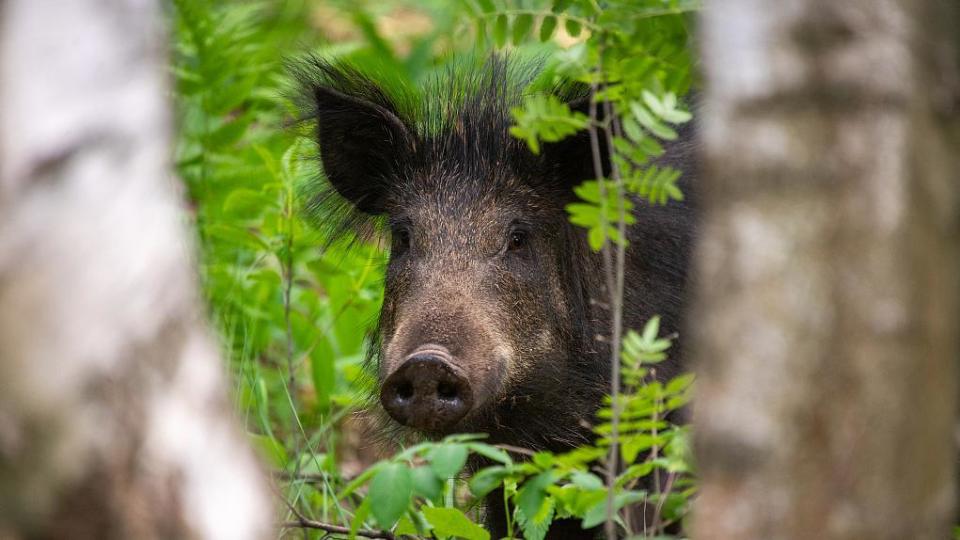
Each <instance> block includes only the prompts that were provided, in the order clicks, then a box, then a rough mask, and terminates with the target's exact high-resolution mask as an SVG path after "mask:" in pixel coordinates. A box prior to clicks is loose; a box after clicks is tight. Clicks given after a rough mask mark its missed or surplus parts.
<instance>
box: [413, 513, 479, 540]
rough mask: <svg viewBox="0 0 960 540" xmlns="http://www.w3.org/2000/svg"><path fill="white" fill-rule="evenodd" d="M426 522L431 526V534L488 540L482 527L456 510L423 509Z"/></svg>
mask: <svg viewBox="0 0 960 540" xmlns="http://www.w3.org/2000/svg"><path fill="white" fill-rule="evenodd" d="M421 511H422V512H423V515H424V516H425V517H426V518H427V521H429V522H430V524H431V525H433V532H434V534H437V535H442V536H456V537H458V538H465V539H466V540H489V539H490V533H488V532H487V531H486V530H484V529H483V527H481V526H479V525H477V524H476V523H474V522H472V521H470V518H468V517H467V516H466V515H464V513H463V512H461V511H460V510H458V509H456V508H431V507H423V508H422V509H421Z"/></svg>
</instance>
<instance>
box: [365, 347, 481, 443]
mask: <svg viewBox="0 0 960 540" xmlns="http://www.w3.org/2000/svg"><path fill="white" fill-rule="evenodd" d="M380 403H382V404H383V408H384V409H386V411H387V412H388V413H389V414H390V416H392V417H393V419H394V420H396V421H397V422H400V423H401V424H403V425H406V426H409V427H412V428H414V429H418V430H421V431H429V432H442V431H448V430H450V429H451V428H452V427H453V426H454V425H455V424H456V423H457V422H458V421H459V420H460V419H461V418H463V417H464V416H466V414H467V413H468V412H469V411H470V408H471V407H472V406H473V391H472V390H471V388H470V383H469V382H468V381H467V378H466V377H464V376H463V375H461V374H460V370H459V369H458V368H457V367H456V366H454V365H453V363H452V362H451V361H450V359H449V356H448V355H446V354H444V353H440V352H432V351H431V352H429V353H424V352H421V353H418V354H415V355H412V356H411V357H409V358H408V359H407V360H406V362H404V363H403V365H401V366H400V367H399V368H398V369H397V370H396V371H395V372H394V373H393V374H391V375H390V376H389V377H387V380H385V381H384V382H383V387H382V388H381V390H380Z"/></svg>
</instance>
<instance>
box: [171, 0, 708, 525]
mask: <svg viewBox="0 0 960 540" xmlns="http://www.w3.org/2000/svg"><path fill="white" fill-rule="evenodd" d="M696 7H697V4H696V3H694V2H689V1H680V0H612V1H607V2H604V3H603V4H602V6H601V4H598V3H596V2H593V1H591V0H566V1H564V0H557V1H553V2H550V1H546V0H531V1H526V2H520V1H516V2H514V1H509V2H503V1H499V0H496V1H495V0H464V1H462V2H447V1H445V0H421V1H419V2H413V1H412V0H411V1H401V0H391V1H387V2H382V1H377V2H374V1H372V0H370V1H366V2H354V1H347V0H342V1H332V2H321V3H319V4H316V3H312V2H305V1H302V0H277V1H271V2H267V1H263V2H247V1H227V2H219V1H214V0H174V2H173V3H172V9H171V10H170V21H171V27H172V29H173V35H174V40H173V46H172V50H173V56H174V61H173V66H172V68H171V72H172V75H173V78H174V80H175V83H176V104H177V121H178V126H179V137H178V145H177V155H176V165H177V171H178V173H179V175H180V177H181V178H182V179H183V181H184V184H185V187H186V196H187V198H188V201H189V205H190V208H191V209H192V210H193V213H192V215H191V218H192V219H193V221H194V223H195V225H196V230H197V236H198V240H199V244H200V248H201V249H200V262H201V277H202V280H203V285H204V291H205V295H206V297H207V300H208V302H209V305H210V309H211V318H212V320H213V321H214V323H215V325H216V327H217V329H218V330H219V331H220V333H221V335H222V336H223V337H224V350H225V353H226V355H227V357H228V358H229V359H230V368H231V372H232V374H233V375H234V381H235V389H234V390H235V392H234V394H235V396H236V402H237V403H236V404H237V409H238V411H239V413H240V415H241V417H242V418H243V419H244V421H245V422H246V426H247V429H248V431H249V433H250V438H251V442H252V443H253V444H254V446H255V447H256V448H258V449H259V450H260V451H261V454H262V455H263V457H264V460H265V462H266V463H267V464H268V465H269V466H270V467H272V468H273V469H274V470H275V472H276V473H277V474H278V476H279V477H281V478H284V479H285V481H284V483H283V485H284V489H283V493H282V496H283V497H284V499H285V500H286V501H287V503H288V504H289V506H290V508H291V509H292V510H291V512H294V511H295V512H298V513H301V514H302V515H304V516H307V517H309V518H311V519H316V520H321V521H323V522H328V523H332V524H338V525H341V526H347V527H349V528H350V529H351V530H352V531H354V534H355V533H356V531H357V530H359V529H361V528H374V527H379V528H383V529H392V530H393V531H394V533H395V534H398V535H399V534H411V535H417V536H425V537H431V536H432V537H434V538H467V539H485V538H488V537H489V534H488V533H487V532H486V531H484V530H483V529H482V528H481V527H479V526H478V525H477V524H476V514H477V512H476V508H477V506H478V503H479V501H480V500H482V499H483V498H484V497H486V496H489V495H490V494H492V493H498V494H500V493H502V496H503V497H504V500H505V502H506V503H507V508H508V512H507V516H506V517H507V518H508V527H509V528H510V531H512V532H511V534H513V532H516V533H517V534H521V533H522V535H523V536H524V537H526V538H542V537H543V536H544V535H545V533H546V531H547V530H548V528H549V526H550V523H551V522H553V521H554V520H556V519H560V518H570V519H577V520H580V521H581V524H582V525H583V526H586V527H591V526H595V525H598V524H600V523H602V522H603V521H604V519H605V517H606V513H607V512H606V505H607V493H608V487H607V486H605V483H604V480H603V479H601V477H600V476H598V475H597V474H596V470H597V467H598V465H599V462H600V461H602V460H603V458H604V456H606V455H607V453H608V452H609V451H610V447H611V443H612V442H613V441H612V440H611V433H612V425H611V423H610V420H611V419H612V417H613V412H614V406H616V408H617V410H618V411H619V412H620V414H619V420H620V423H619V433H618V441H617V442H618V443H619V451H620V454H621V457H622V458H623V460H624V462H625V463H626V464H627V466H626V467H625V468H624V469H623V471H620V472H619V474H618V475H617V476H616V481H615V483H614V485H613V487H612V489H613V490H614V491H615V494H614V495H615V496H614V504H615V506H616V508H617V509H621V508H625V507H628V506H631V505H636V504H640V503H645V504H649V505H652V506H653V507H654V508H655V509H656V514H657V516H658V517H657V521H656V523H654V524H653V525H652V526H651V527H649V528H648V530H645V531H635V530H631V531H627V532H628V533H636V534H642V535H644V536H654V535H662V534H663V533H664V530H665V526H666V525H667V524H669V523H673V522H676V521H678V520H681V519H683V516H684V515H685V514H686V512H687V510H688V503H689V500H690V496H691V495H692V493H693V490H694V486H693V484H692V481H691V480H690V473H691V472H692V471H691V465H690V460H689V443H688V438H689V434H688V431H687V428H685V427H678V426H674V425H672V424H670V423H669V422H667V421H666V420H665V418H666V415H667V414H669V413H670V412H671V411H673V410H676V409H677V408H678V407H681V406H682V405H683V404H685V403H687V401H688V400H689V395H690V385H691V382H692V381H691V379H690V377H689V376H681V377H679V378H677V379H674V380H672V381H667V382H658V381H657V379H656V377H655V375H656V369H657V368H656V366H657V362H659V361H662V360H663V359H664V358H665V355H666V353H667V349H668V347H669V344H670V340H669V339H668V338H663V337H660V336H659V335H658V334H659V329H658V326H657V325H658V322H657V320H656V319H654V320H651V322H650V323H648V325H647V326H646V328H645V329H644V330H643V331H642V332H641V333H636V332H628V333H627V334H626V336H625V338H624V340H623V354H622V362H623V370H624V391H623V392H622V393H621V394H620V396H619V397H618V400H617V402H616V403H614V402H612V401H611V402H608V403H607V404H606V406H605V407H604V409H603V410H602V411H601V412H600V415H599V421H600V422H599V424H598V425H597V426H596V428H595V429H596V432H597V441H596V444H595V445H592V446H585V447H582V448H578V449H575V450H572V451H570V452H567V453H563V454H551V453H548V452H539V453H537V454H535V455H532V456H523V455H520V454H513V455H511V454H509V453H508V452H506V451H505V450H504V449H502V448H497V447H494V446H491V445H488V444H485V443H483V442H482V441H481V440H479V439H478V438H477V437H475V436H467V435H459V436H453V437H448V438H447V439H445V440H443V441H438V442H429V443H422V444H418V445H414V446H410V447H409V448H406V449H403V450H401V451H399V452H397V453H396V454H395V455H393V456H390V457H388V458H386V459H384V460H380V461H377V460H371V459H370V458H369V457H365V456H361V455H359V454H360V452H359V450H358V445H357V443H356V442H352V441H355V439H356V437H357V429H356V428H354V427H351V425H350V423H349V422H348V421H347V420H348V419H350V418H351V417H352V413H354V412H355V411H357V410H359V409H360V408H362V407H363V406H364V399H365V398H364V396H365V395H366V394H367V391H368V390H369V387H370V384H371V381H370V380H369V375H368V374H367V372H366V370H365V369H364V368H363V366H362V363H363V358H364V356H365V354H366V349H365V347H366V346H367V345H366V343H367V342H366V339H365V338H366V336H365V331H366V329H367V328H368V327H369V325H370V323H371V322H372V321H374V320H375V318H376V316H377V313H378V311H379V308H380V304H381V302H382V279H383V259H384V254H383V246H381V245H380V244H379V243H376V242H374V243H364V242H355V243H353V245H352V246H351V247H350V248H349V249H348V247H347V246H348V244H349V243H350V241H351V240H352V239H351V238H344V239H342V240H343V241H342V242H338V243H334V244H332V245H329V244H328V243H326V242H325V241H324V239H323V238H322V237H321V235H320V234H319V233H318V232H317V231H316V230H315V229H314V228H313V227H312V225H311V223H309V222H307V221H306V220H305V219H304V218H303V217H302V216H303V215H304V214H303V212H301V211H300V210H301V208H302V206H303V204H304V201H302V200H301V199H300V195H299V194H300V193H301V186H302V185H303V183H304V182H305V181H306V180H307V179H309V178H312V177H314V176H315V175H316V174H318V171H317V168H316V165H315V159H314V158H315V148H314V143H313V142H312V141H311V140H309V139H308V138H304V137H302V136H301V132H300V131H299V130H298V129H296V128H291V127H285V126H290V125H291V123H292V121H293V119H294V116H295V112H294V110H293V108H292V106H291V105H290V103H289V102H288V99H287V98H286V97H285V91H286V89H287V88H288V86H287V82H286V81H285V78H284V75H283V68H282V65H281V62H282V59H283V57H284V56H289V55H291V54H296V53H298V52H300V51H303V50H304V49H305V48H308V49H310V50H314V51H317V52H320V53H322V54H327V55H339V56H349V57H350V59H351V60H352V61H353V62H355V63H357V64H358V65H361V66H376V69H377V71H378V72H381V73H383V74H384V76H390V77H394V78H396V79H397V80H398V81H403V82H414V83H416V82H420V81H423V80H425V79H426V78H427V77H428V76H429V75H430V74H431V73H433V72H435V71H436V70H438V69H441V66H442V65H443V63H444V61H445V59H446V58H447V57H448V56H449V55H450V54H452V53H455V52H457V51H464V50H466V49H468V48H470V47H476V48H488V47H489V46H490V45H495V46H497V47H518V48H531V47H533V48H535V50H536V51H538V52H539V53H541V54H545V55H546V56H547V57H548V67H547V69H546V70H545V74H546V75H547V76H549V77H566V78H571V79H574V80H577V81H580V82H583V83H585V84H588V85H591V86H592V87H594V88H595V89H596V90H597V91H596V97H597V98H598V99H601V100H606V101H607V102H609V104H610V107H611V110H610V111H609V113H606V112H601V114H599V115H595V116H594V117H593V118H591V116H590V115H587V114H584V113H583V112H577V111H571V110H570V108H569V106H568V104H565V103H561V102H559V101H557V100H556V99H554V98H545V97H539V98H529V99H526V100H525V101H524V103H523V105H522V107H518V108H517V109H515V110H514V111H512V114H513V118H514V120H515V122H516V125H515V126H514V127H513V129H512V130H511V133H512V134H513V135H514V136H516V137H519V138H521V139H523V140H525V141H526V142H527V144H528V145H529V147H530V148H531V149H532V150H533V151H534V152H539V150H540V143H541V142H544V141H546V142H555V141H558V140H561V139H563V138H564V137H568V136H571V135H574V134H577V133H581V134H583V133H584V132H585V131H586V132H590V131H592V132H594V133H596V136H598V137H606V136H607V133H609V137H610V140H609V143H610V144H609V145H604V146H605V147H609V148H610V149H611V152H612V160H613V163H614V165H615V169H614V172H615V174H614V175H612V176H611V177H610V178H596V179H592V180H591V181H589V182H586V183H585V184H583V185H582V186H580V187H579V188H577V191H576V192H577V194H578V196H579V197H580V198H581V201H580V202H577V203H574V204H571V205H570V206H569V207H568V211H569V213H570V218H571V221H572V222H574V223H575V224H577V225H580V226H583V227H586V228H587V229H588V236H589V239H590V244H591V246H592V247H593V248H594V249H597V250H599V249H601V248H602V247H603V246H604V245H606V244H607V242H612V243H613V245H615V246H616V245H619V246H622V245H624V244H625V242H626V239H625V238H623V236H622V235H621V234H620V232H619V228H618V226H617V225H618V224H619V223H620V222H621V221H622V222H623V223H624V224H625V225H630V224H632V222H633V221H632V220H633V218H632V215H631V213H630V212H631V210H632V209H633V208H634V205H635V204H636V202H637V199H644V200H647V201H650V202H652V203H655V204H664V203H666V202H668V201H670V200H676V199H680V198H681V197H682V193H680V190H679V189H678V188H677V184H676V182H677V178H678V175H679V173H678V172H677V171H675V170H673V169H671V168H669V167H660V166H657V165H654V164H652V160H654V159H655V158H656V157H657V156H659V155H661V154H662V153H663V144H664V141H669V140H671V139H673V138H675V137H676V132H675V130H674V129H675V126H677V125H679V124H682V123H684V122H686V121H688V120H689V113H687V112H685V111H684V109H683V106H682V105H681V104H680V101H679V100H678V98H677V96H679V95H683V94H684V93H685V92H686V90H687V89H688V87H689V86H690V84H691V72H692V69H691V66H692V60H691V58H690V56H689V52H688V51H689V47H688V46H687V40H688V39H689V32H688V27H689V21H688V13H689V12H690V11H691V10H693V9H695V8H696ZM423 21H427V22H426V23H423ZM418 24H423V29H422V30H421V31H419V32H410V33H404V30H403V29H404V28H407V27H415V26H417V25H418ZM397 28H400V30H397ZM547 82H549V81H547ZM601 111H602V107H601ZM470 456H473V457H474V459H476V460H478V462H479V463H482V464H484V465H485V466H484V467H482V468H480V469H479V470H478V471H476V472H475V473H474V474H472V475H471V476H470V478H464V476H463V471H464V469H465V467H466V464H467V463H468V460H469V459H470ZM521 458H522V459H521ZM371 461H372V462H371ZM348 464H349V465H350V466H351V469H352V470H350V471H349V472H348V471H347V470H346V469H347V466H348ZM661 482H662V484H661ZM290 517H294V516H292V515H288V516H286V518H290ZM280 520H281V521H283V520H285V519H284V518H281V519H280ZM620 523H621V526H622V527H629V525H630V523H629V520H626V521H624V520H620ZM308 534H309V535H310V536H311V537H314V538H320V537H321V536H322V535H321V534H320V533H319V532H308Z"/></svg>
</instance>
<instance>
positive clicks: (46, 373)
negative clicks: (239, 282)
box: [0, 0, 272, 539]
mask: <svg viewBox="0 0 960 540" xmlns="http://www.w3.org/2000/svg"><path fill="white" fill-rule="evenodd" d="M161 22H162V16H161V12H160V9H159V3H158V2H154V1H151V0H70V1H67V2H64V1H60V0H0V537H4V538H9V537H12V538H20V537H22V538H48V537H49V538H230V539H234V538H259V537H265V536H266V535H269V534H271V523H270V520H271V518H272V510H271V507H270V497H269V495H268V493H267V489H266V488H267V483H266V480H265V478H264V477H263V476H262V475H261V472H260V470H259V468H258V466H257V463H256V460H255V457H254V455H253V453H252V451H251V450H250V449H249V448H248V445H247V444H246V441H245V439H244V437H243V435H242V431H241V430H240V429H238V427H237V425H236V424H235V422H234V418H233V415H232V409H231V406H230V402H229V399H228V397H227V393H226V382H225V377H224V374H223V373H222V371H223V366H222V365H221V363H220V360H219V354H218V350H217V347H216V344H215V343H214V342H213V340H211V338H210V336H209V334H208V332H207V327H206V325H205V322H204V320H203V316H202V310H201V309H200V303H199V301H198V300H199V299H198V295H197V287H196V276H195V275H194V271H193V269H192V262H193V261H192V259H191V247H192V245H191V242H190V241H189V239H190V234H189V231H188V228H187V227H186V220H185V218H184V213H183V210H182V208H181V204H180V197H179V194H178V193H177V191H176V189H175V185H176V182H175V180H174V178H173V176H172V173H171V167H170V156H171V146H170V135H171V129H170V127H171V126H170V116H169V111H168V103H167V101H168V97H169V96H168V92H169V88H168V85H167V82H168V81H167V79H168V74H167V71H168V67H167V64H166V59H165V52H166V51H165V43H166V38H165V35H164V33H163V28H162V25H161V24H160V23H161Z"/></svg>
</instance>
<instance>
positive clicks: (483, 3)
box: [477, 0, 497, 13]
mask: <svg viewBox="0 0 960 540" xmlns="http://www.w3.org/2000/svg"><path fill="white" fill-rule="evenodd" d="M477 3H478V4H480V9H481V10H483V12H484V13H493V12H494V11H496V9H497V8H496V6H494V5H493V0H477Z"/></svg>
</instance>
